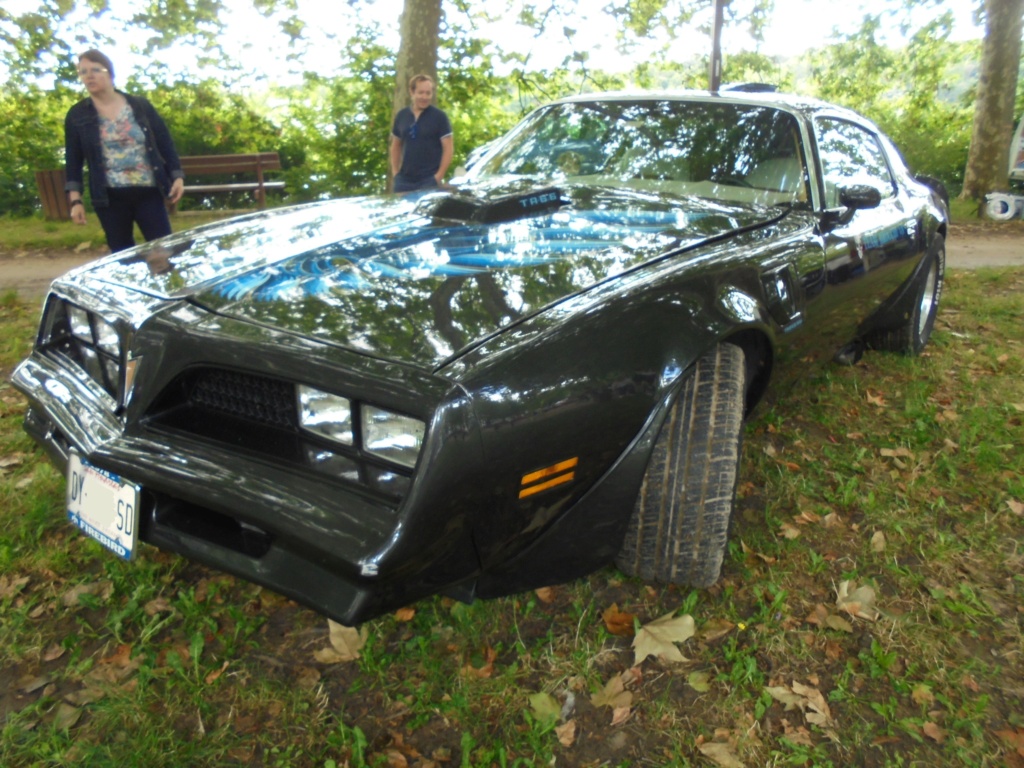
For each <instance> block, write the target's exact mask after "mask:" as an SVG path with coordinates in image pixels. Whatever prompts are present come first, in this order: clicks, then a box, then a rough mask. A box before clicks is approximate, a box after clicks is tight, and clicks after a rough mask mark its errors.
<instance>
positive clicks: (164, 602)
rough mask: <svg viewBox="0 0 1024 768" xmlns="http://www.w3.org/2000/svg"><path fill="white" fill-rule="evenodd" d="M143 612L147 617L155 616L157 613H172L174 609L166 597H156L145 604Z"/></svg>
mask: <svg viewBox="0 0 1024 768" xmlns="http://www.w3.org/2000/svg"><path fill="white" fill-rule="evenodd" d="M143 610H144V611H145V612H146V615H147V616H156V615H157V614H158V613H173V611H174V608H173V607H172V606H171V601H170V600H168V599H167V598H166V597H156V598H154V599H152V600H150V601H149V602H148V603H146V605H145V606H144V607H143Z"/></svg>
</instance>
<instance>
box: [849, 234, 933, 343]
mask: <svg viewBox="0 0 1024 768" xmlns="http://www.w3.org/2000/svg"><path fill="white" fill-rule="evenodd" d="M945 274H946V243H945V240H943V239H942V236H941V235H939V236H936V239H935V243H933V245H932V247H931V249H930V250H929V251H928V255H927V256H925V268H924V272H923V273H922V276H921V278H920V280H919V282H918V286H917V290H916V291H915V292H913V294H912V295H913V297H914V303H913V305H912V306H910V307H908V308H907V312H906V313H905V314H906V320H905V322H904V323H903V325H901V326H897V327H895V328H880V329H877V330H875V331H872V332H871V333H870V334H869V335H868V337H867V343H868V346H870V347H871V348H872V349H880V350H883V351H885V352H899V353H901V354H904V355H919V354H921V351H922V350H923V349H924V348H925V345H926V344H927V343H928V339H929V338H930V337H931V335H932V329H933V328H934V327H935V315H936V314H938V311H939V299H940V297H941V296H942V281H943V279H944V278H945Z"/></svg>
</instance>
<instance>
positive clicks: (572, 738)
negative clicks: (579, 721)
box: [555, 720, 576, 747]
mask: <svg viewBox="0 0 1024 768" xmlns="http://www.w3.org/2000/svg"><path fill="white" fill-rule="evenodd" d="M555 736H557V737H558V743H559V744H561V745H562V746H563V747H571V746H572V745H573V744H575V743H576V721H575V720H570V721H569V722H567V723H562V725H559V726H558V727H556V728H555Z"/></svg>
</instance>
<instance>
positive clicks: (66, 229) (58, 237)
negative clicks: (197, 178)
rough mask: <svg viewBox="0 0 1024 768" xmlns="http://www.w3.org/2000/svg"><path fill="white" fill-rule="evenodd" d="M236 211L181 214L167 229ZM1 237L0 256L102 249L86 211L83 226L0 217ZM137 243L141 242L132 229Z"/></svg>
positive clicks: (96, 225) (90, 214) (101, 239)
mask: <svg viewBox="0 0 1024 768" xmlns="http://www.w3.org/2000/svg"><path fill="white" fill-rule="evenodd" d="M238 213H239V211H227V210H223V211H182V212H179V213H176V214H175V215H174V216H172V217H171V227H172V229H173V230H174V231H175V232H177V231H179V230H182V229H187V228H190V227H196V226H199V225H200V224H207V223H209V222H211V221H218V220H220V219H223V218H227V217H229V216H232V215H237V214H238ZM0 227H2V228H3V237H2V241H0V253H2V252H3V251H32V250H47V249H48V250H74V249H76V248H98V247H100V246H103V247H105V246H106V242H107V240H106V237H105V236H104V235H103V228H102V227H101V226H100V222H99V219H98V218H97V217H96V214H95V213H94V212H93V211H92V210H90V211H89V212H88V213H87V214H86V222H85V224H84V225H83V226H79V225H77V224H73V223H72V222H71V221H48V220H47V219H44V218H43V217H42V215H41V214H40V215H36V216H10V215H5V216H0ZM135 239H136V241H137V242H140V243H141V242H143V241H144V240H145V238H144V237H142V233H141V232H139V231H138V230H136V233H135Z"/></svg>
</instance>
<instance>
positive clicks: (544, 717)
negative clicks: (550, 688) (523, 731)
mask: <svg viewBox="0 0 1024 768" xmlns="http://www.w3.org/2000/svg"><path fill="white" fill-rule="evenodd" d="M529 700H530V709H532V710H533V715H534V717H535V718H536V719H537V720H539V721H541V722H544V723H552V722H555V721H556V720H558V718H559V716H560V715H561V712H562V707H561V705H560V704H559V703H558V701H557V700H556V699H555V697H554V696H552V695H551V694H550V693H543V692H541V693H534V694H531V695H530V699H529Z"/></svg>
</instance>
